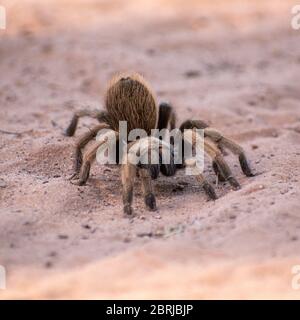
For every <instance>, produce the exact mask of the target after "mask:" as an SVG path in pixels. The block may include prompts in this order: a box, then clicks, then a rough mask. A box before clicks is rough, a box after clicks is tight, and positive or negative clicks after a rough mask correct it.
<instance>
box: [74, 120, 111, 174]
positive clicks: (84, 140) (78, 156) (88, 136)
mask: <svg viewBox="0 0 300 320" xmlns="http://www.w3.org/2000/svg"><path fill="white" fill-rule="evenodd" d="M101 129H109V126H108V125H107V124H105V123H101V124H98V125H97V126H95V127H93V128H92V129H91V130H90V131H89V132H87V133H85V134H83V135H82V136H81V137H80V138H79V140H78V141H77V143H76V147H75V166H74V167H75V169H74V174H73V175H72V176H71V178H70V180H72V179H73V178H74V177H76V176H78V173H79V171H80V168H81V165H82V149H83V148H84V147H85V146H86V145H87V144H88V143H89V142H90V141H91V140H92V139H94V138H95V137H96V136H97V133H98V132H99V131H100V130H101Z"/></svg>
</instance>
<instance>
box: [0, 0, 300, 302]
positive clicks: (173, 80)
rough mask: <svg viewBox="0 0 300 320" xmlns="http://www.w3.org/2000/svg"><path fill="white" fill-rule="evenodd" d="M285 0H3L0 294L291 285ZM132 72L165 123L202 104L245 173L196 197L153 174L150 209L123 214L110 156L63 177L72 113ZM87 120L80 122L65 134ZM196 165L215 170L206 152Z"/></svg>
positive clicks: (297, 113)
mask: <svg viewBox="0 0 300 320" xmlns="http://www.w3.org/2000/svg"><path fill="white" fill-rule="evenodd" d="M295 4H296V3H295V1H289V0H260V1H259V0H248V1H243V0H210V1H206V0H139V1H138V0H43V1H42V0H2V1H1V3H0V5H2V6H4V7H5V8H6V15H7V28H6V30H0V153H1V157H0V216H1V223H0V244H1V245H0V265H3V266H5V268H6V270H7V274H8V280H7V290H2V291H1V292H0V298H113V299H116V298H178V299H180V298H223V299H224V298H296V299H298V298H299V291H296V290H293V289H292V287H291V281H292V274H291V268H292V266H293V265H294V264H300V261H299V247H300V246H299V230H300V222H299V221H300V220H299V219H300V216H299V212H300V207H299V196H300V194H299V193H300V192H299V191H300V190H299V176H300V172H299V170H300V166H299V164H300V163H299V155H300V150H299V145H300V144H299V141H300V140H299V134H300V108H299V101H300V93H299V81H300V77H299V75H300V45H299V43H300V42H299V34H300V30H294V29H292V27H291V19H292V17H293V16H292V14H291V9H292V7H293V6H294V5H295ZM127 70H130V71H137V72H140V73H141V74H143V75H144V76H145V78H146V79H147V80H148V81H149V82H150V83H151V85H152V87H153V89H154V91H155V92H156V95H157V99H158V100H159V101H170V102H171V103H172V104H173V106H174V108H175V110H176V112H177V114H178V124H180V123H181V122H182V121H184V120H186V119H188V118H193V119H203V120H205V121H206V122H208V123H210V124H211V125H212V126H214V127H216V128H218V129H219V130H221V131H222V132H224V133H225V134H226V135H228V136H230V137H232V138H234V139H235V140H236V141H237V142H239V143H240V144H241V145H242V146H243V147H244V148H245V150H246V152H247V154H248V157H249V159H250V162H251V166H252V167H253V168H254V171H255V172H258V173H260V175H258V176H256V177H254V178H246V177H244V176H243V175H242V174H241V172H240V169H239V166H238V165H237V161H236V158H235V157H231V156H229V157H228V162H229V164H230V166H231V167H232V168H233V171H234V174H235V175H236V177H237V178H238V180H239V181H240V183H241V185H242V189H241V190H240V191H237V192H233V191H231V190H230V188H229V186H227V185H226V184H219V185H218V186H217V187H216V190H217V193H218V195H219V199H218V200H217V201H215V202H208V201H207V199H206V196H205V194H204V193H203V191H202V189H201V187H200V186H199V185H197V183H196V182H195V181H193V179H192V178H191V177H184V175H183V174H179V175H178V176H177V177H176V178H174V179H170V178H164V177H162V178H160V179H159V180H158V181H157V182H156V184H155V192H156V194H157V203H158V207H159V210H158V212H156V213H154V214H153V213H152V212H148V211H146V210H145V209H144V205H143V197H142V194H141V192H140V191H139V190H140V185H139V183H137V187H136V194H135V202H134V207H135V208H136V211H137V215H138V217H137V218H135V219H134V221H133V222H129V221H128V220H126V219H124V218H123V217H122V214H121V212H122V205H121V198H120V194H121V183H120V176H119V172H118V168H105V167H104V168H101V167H97V166H95V168H93V171H92V176H91V179H90V180H89V183H88V186H87V187H85V188H78V187H74V186H72V185H71V184H70V183H69V182H68V181H67V180H66V177H67V176H68V175H69V174H70V173H71V171H72V163H73V162H72V155H73V149H74V143H75V140H76V138H74V139H73V138H66V137H64V136H63V135H62V132H63V129H64V128H65V127H66V125H67V124H68V122H69V120H70V117H71V115H72V113H73V112H74V111H75V110H77V109H79V108H81V107H83V106H87V107H89V108H91V109H92V108H103V94H104V92H105V88H106V85H107V81H108V80H109V79H110V78H111V76H112V75H114V74H115V73H116V72H120V71H127ZM93 123H94V122H93V121H90V120H84V121H82V122H81V123H80V127H79V131H78V134H77V136H79V135H80V134H81V133H83V132H86V131H87V130H88V128H90V127H91V126H92V124H93ZM205 175H206V176H207V177H208V179H209V181H210V182H211V183H215V182H216V181H215V177H214V175H213V173H212V171H211V168H210V167H209V165H207V168H206V170H205Z"/></svg>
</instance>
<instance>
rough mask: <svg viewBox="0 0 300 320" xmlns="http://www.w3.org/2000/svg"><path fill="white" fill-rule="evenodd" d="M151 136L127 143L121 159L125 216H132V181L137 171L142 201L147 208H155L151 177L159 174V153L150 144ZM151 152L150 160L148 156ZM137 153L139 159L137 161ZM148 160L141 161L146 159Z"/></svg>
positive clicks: (153, 177)
mask: <svg viewBox="0 0 300 320" xmlns="http://www.w3.org/2000/svg"><path fill="white" fill-rule="evenodd" d="M152 140H153V139H151V138H143V139H140V140H138V141H135V142H133V143H131V144H129V145H128V152H127V153H125V154H124V157H123V161H122V173H121V175H122V184H123V211H124V214H125V215H126V216H133V210H132V201H133V187H134V181H135V178H136V175H137V172H138V173H139V177H140V178H141V180H142V187H143V194H144V202H145V205H146V206H147V208H148V209H150V210H156V200H155V195H154V192H153V185H152V179H155V178H156V177H157V176H158V174H159V154H158V152H156V150H155V149H154V148H153V145H151V141H152ZM150 154H151V161H150V159H149V158H148V156H149V155H150ZM137 155H139V161H138V162H137V158H136V157H137ZM146 158H147V160H148V161H143V159H146Z"/></svg>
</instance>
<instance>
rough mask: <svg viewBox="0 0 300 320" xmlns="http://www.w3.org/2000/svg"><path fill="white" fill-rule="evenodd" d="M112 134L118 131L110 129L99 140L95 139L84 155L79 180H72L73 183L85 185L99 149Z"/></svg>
mask: <svg viewBox="0 0 300 320" xmlns="http://www.w3.org/2000/svg"><path fill="white" fill-rule="evenodd" d="M110 134H115V135H117V132H115V131H110V132H107V133H106V134H103V135H102V136H101V138H100V139H99V141H94V143H93V144H92V145H90V146H89V147H88V148H87V150H86V151H85V152H84V155H83V161H82V165H81V168H80V171H79V175H78V180H76V181H71V183H72V184H76V185H79V186H82V185H85V183H86V181H87V180H88V178H89V175H90V169H91V165H92V163H93V162H94V161H95V159H96V155H97V151H98V149H99V148H100V147H101V146H102V145H104V144H105V143H106V142H107V141H108V139H109V135H110Z"/></svg>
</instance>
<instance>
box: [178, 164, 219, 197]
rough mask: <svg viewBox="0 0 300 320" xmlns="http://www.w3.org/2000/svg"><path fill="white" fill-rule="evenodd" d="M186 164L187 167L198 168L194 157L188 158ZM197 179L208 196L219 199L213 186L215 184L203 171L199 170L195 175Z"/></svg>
mask: <svg viewBox="0 0 300 320" xmlns="http://www.w3.org/2000/svg"><path fill="white" fill-rule="evenodd" d="M184 162H185V165H186V166H187V167H190V168H192V169H193V170H195V169H196V161H195V160H194V159H186V160H185V161H184ZM195 177H196V179H197V181H198V182H199V184H200V186H202V188H203V189H204V191H205V192H206V194H207V195H208V197H209V198H210V199H213V200H216V199H218V197H217V195H216V192H215V189H214V188H213V186H212V185H211V184H210V183H209V182H208V181H207V180H206V178H205V177H204V175H203V174H202V173H201V172H198V173H197V174H196V175H195Z"/></svg>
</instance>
